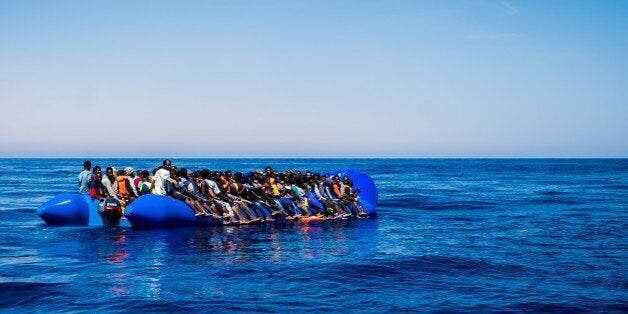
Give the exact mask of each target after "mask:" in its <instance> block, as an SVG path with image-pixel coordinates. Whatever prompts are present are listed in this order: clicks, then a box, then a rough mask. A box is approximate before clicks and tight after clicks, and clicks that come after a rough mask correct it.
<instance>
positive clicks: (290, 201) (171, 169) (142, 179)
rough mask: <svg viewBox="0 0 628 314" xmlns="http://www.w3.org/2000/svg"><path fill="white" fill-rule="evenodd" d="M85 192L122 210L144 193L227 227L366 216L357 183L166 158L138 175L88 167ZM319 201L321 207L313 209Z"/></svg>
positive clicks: (84, 173)
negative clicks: (195, 165)
mask: <svg viewBox="0 0 628 314" xmlns="http://www.w3.org/2000/svg"><path fill="white" fill-rule="evenodd" d="M78 181H79V193H81V194H86V195H89V196H90V197H91V198H92V199H95V200H103V199H105V198H114V199H116V200H117V201H119V202H120V203H121V204H122V206H125V205H128V204H129V203H131V202H133V201H134V200H135V199H136V198H138V197H140V196H141V195H144V194H156V195H163V196H167V197H172V198H174V199H177V200H180V201H183V202H185V203H186V204H188V205H189V207H190V208H191V209H192V210H193V211H194V214H195V216H197V217H212V218H216V219H221V220H222V221H223V223H225V224H229V223H252V222H259V221H273V220H275V219H276V218H278V217H283V218H285V219H288V220H296V219H302V218H306V217H319V218H323V219H336V218H340V219H346V218H348V217H358V218H360V217H366V216H367V213H366V212H365V211H364V208H362V206H361V205H360V203H359V202H358V194H359V192H360V191H359V189H353V181H352V180H351V178H349V177H347V176H344V177H343V178H342V180H341V178H340V177H339V176H338V175H332V176H327V175H321V174H319V173H312V172H310V171H305V172H301V171H293V170H287V171H285V172H282V173H280V172H277V171H274V170H273V169H272V168H271V167H266V168H265V169H264V171H261V170H256V171H250V172H248V173H246V174H243V173H241V172H235V173H233V172H232V171H231V170H226V171H224V172H223V171H211V170H209V169H202V170H197V171H191V170H188V169H186V168H177V167H176V166H174V165H172V162H171V160H169V159H165V160H164V161H163V162H162V164H161V165H160V166H159V167H157V168H155V169H153V170H152V171H151V172H150V173H149V171H148V170H138V171H135V169H133V168H132V167H126V168H124V169H122V170H116V169H115V168H113V167H106V168H105V173H104V175H103V173H102V168H101V167H100V166H94V167H93V168H92V165H91V162H90V161H85V162H84V163H83V171H82V172H81V173H80V174H79V176H78ZM312 196H314V197H315V198H316V200H318V202H319V203H320V205H321V206H312V205H313V204H310V201H309V200H308V198H309V197H312Z"/></svg>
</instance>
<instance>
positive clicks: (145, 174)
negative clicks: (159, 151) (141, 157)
mask: <svg viewBox="0 0 628 314" xmlns="http://www.w3.org/2000/svg"><path fill="white" fill-rule="evenodd" d="M142 181H148V170H142Z"/></svg>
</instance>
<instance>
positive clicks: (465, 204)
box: [377, 197, 497, 210]
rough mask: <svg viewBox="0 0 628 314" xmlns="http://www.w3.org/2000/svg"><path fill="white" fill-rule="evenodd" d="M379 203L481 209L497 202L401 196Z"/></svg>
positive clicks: (418, 207) (423, 208) (392, 205)
mask: <svg viewBox="0 0 628 314" xmlns="http://www.w3.org/2000/svg"><path fill="white" fill-rule="evenodd" d="M377 205H378V206H379V207H401V208H415V209H422V210H481V209H491V208H495V207H496V205H497V203H494V202H489V201H479V200H460V201H446V202H435V201H427V200H426V198H422V197H421V198H417V197H401V198H395V199H386V200H380V201H379V202H378V203H377Z"/></svg>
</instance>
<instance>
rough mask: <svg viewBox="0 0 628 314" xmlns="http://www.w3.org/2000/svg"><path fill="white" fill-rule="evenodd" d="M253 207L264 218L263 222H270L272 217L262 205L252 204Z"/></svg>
mask: <svg viewBox="0 0 628 314" xmlns="http://www.w3.org/2000/svg"><path fill="white" fill-rule="evenodd" d="M253 205H254V208H255V209H257V211H258V212H259V213H260V214H261V215H262V216H263V217H264V219H265V220H267V221H269V220H270V221H272V219H273V216H272V214H271V212H270V211H269V210H268V209H267V208H266V207H264V205H263V204H262V203H260V202H255V203H253Z"/></svg>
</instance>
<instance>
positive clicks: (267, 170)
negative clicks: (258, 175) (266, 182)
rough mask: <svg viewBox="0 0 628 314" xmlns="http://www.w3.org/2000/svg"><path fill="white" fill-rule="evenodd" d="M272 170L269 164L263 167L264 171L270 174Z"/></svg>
mask: <svg viewBox="0 0 628 314" xmlns="http://www.w3.org/2000/svg"><path fill="white" fill-rule="evenodd" d="M272 172H273V168H271V167H270V166H266V168H265V169H264V173H266V174H267V175H268V174H271V173H272Z"/></svg>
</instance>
